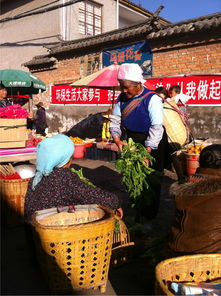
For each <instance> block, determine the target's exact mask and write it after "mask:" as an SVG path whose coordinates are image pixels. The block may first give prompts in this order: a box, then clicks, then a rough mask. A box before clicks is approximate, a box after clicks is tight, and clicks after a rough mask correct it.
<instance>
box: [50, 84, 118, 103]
mask: <svg viewBox="0 0 221 296" xmlns="http://www.w3.org/2000/svg"><path fill="white" fill-rule="evenodd" d="M119 93H120V92H119V91H115V96H114V100H115V101H116V99H117V97H118V95H119ZM51 96H52V104H76V105H110V104H111V103H112V101H113V90H107V89H97V88H78V87H72V86H70V85H59V86H52V87H51Z"/></svg>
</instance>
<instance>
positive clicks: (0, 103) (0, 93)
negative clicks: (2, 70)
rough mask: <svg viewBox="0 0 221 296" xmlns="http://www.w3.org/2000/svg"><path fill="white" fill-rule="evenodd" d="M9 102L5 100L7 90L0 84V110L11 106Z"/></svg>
mask: <svg viewBox="0 0 221 296" xmlns="http://www.w3.org/2000/svg"><path fill="white" fill-rule="evenodd" d="M11 105H12V103H11V101H10V100H9V99H8V98H7V89H6V87H5V86H4V84H2V83H0V108H4V107H8V106H11Z"/></svg>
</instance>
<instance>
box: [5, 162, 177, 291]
mask: <svg viewBox="0 0 221 296" xmlns="http://www.w3.org/2000/svg"><path fill="white" fill-rule="evenodd" d="M74 167H75V168H83V174H84V176H85V177H87V178H88V179H90V181H92V182H93V183H94V184H95V185H96V186H99V187H101V188H103V189H105V190H109V191H112V192H114V193H115V194H117V195H118V196H119V197H120V198H121V199H122V201H123V206H122V207H123V210H124V215H125V217H130V216H132V215H133V214H134V213H133V210H132V209H131V208H130V206H129V198H128V195H127V194H126V193H125V191H124V187H123V186H122V184H121V182H120V176H119V174H118V173H117V172H116V171H115V170H114V164H113V163H110V162H102V161H94V160H78V161H75V163H74ZM174 180H175V175H174V174H173V173H171V172H169V171H166V172H165V176H164V179H163V184H162V191H161V201H160V209H159V214H158V216H157V217H156V218H155V219H154V220H152V221H151V226H152V227H151V229H150V230H149V232H148V234H146V236H142V235H141V236H140V237H139V236H138V237H136V247H135V249H134V250H135V251H134V256H133V258H131V261H130V262H128V263H127V264H124V265H122V266H119V267H116V268H112V269H111V270H110V272H109V281H110V282H109V283H108V289H107V291H106V293H105V294H103V295H153V294H154V282H155V278H154V268H155V266H156V264H157V263H158V262H159V261H160V260H161V259H162V258H161V257H159V256H157V255H158V253H157V252H155V253H154V252H152V253H151V252H149V253H148V252H147V255H146V256H143V257H142V256H141V254H145V252H146V249H145V248H146V247H145V244H146V243H147V242H151V243H152V242H154V241H155V243H156V242H157V246H158V248H159V249H161V248H162V247H163V244H164V241H163V239H164V238H165V237H166V236H167V234H168V231H169V228H170V225H171V221H172V218H173V215H174V201H173V200H172V199H170V198H169V195H168V190H169V187H170V185H171V184H172V183H173V182H174ZM161 238H162V240H161ZM1 242H2V247H1V255H2V256H1V258H2V262H1V271H2V272H1V295H49V294H50V293H49V290H48V287H47V284H46V283H45V282H44V279H43V277H42V274H41V271H40V268H39V266H38V265H37V263H36V260H35V257H34V256H33V251H31V249H30V247H29V241H28V240H27V237H26V235H25V230H24V226H18V227H14V228H6V227H5V226H2V231H1ZM161 243H162V245H161ZM154 248H155V247H154ZM155 249H156V248H155ZM148 250H150V249H148ZM89 294H91V295H100V293H99V290H96V291H93V290H91V291H85V292H82V293H79V294H78V293H75V295H89Z"/></svg>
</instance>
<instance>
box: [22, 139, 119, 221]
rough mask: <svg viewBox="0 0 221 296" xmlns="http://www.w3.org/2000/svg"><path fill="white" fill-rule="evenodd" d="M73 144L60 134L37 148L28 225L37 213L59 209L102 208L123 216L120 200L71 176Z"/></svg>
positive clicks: (27, 207)
mask: <svg viewBox="0 0 221 296" xmlns="http://www.w3.org/2000/svg"><path fill="white" fill-rule="evenodd" d="M73 153H74V144H73V142H72V141H71V139H70V138H69V137H67V136H65V135H62V134H58V135H56V136H53V137H51V138H46V139H44V140H42V141H41V142H40V143H39V144H38V146H37V162H36V174H35V176H34V178H32V179H31V180H30V181H29V184H28V190H27V193H26V197H25V221H26V222H30V221H31V216H32V214H33V213H34V212H35V211H38V210H43V209H48V208H52V207H58V206H68V205H78V204H99V205H103V206H106V207H108V208H110V209H113V210H117V209H118V211H117V212H118V213H119V214H120V216H122V214H123V213H122V209H121V208H120V201H119V199H118V197H117V196H116V195H115V194H113V193H110V192H107V191H104V190H102V189H100V188H94V187H92V186H90V185H87V184H85V183H84V182H83V181H81V180H80V178H79V177H78V176H77V175H76V174H74V173H72V172H71V170H70V168H69V167H70V165H71V164H72V161H73V159H72V156H73Z"/></svg>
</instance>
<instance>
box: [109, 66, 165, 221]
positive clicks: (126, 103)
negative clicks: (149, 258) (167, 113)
mask: <svg viewBox="0 0 221 296" xmlns="http://www.w3.org/2000/svg"><path fill="white" fill-rule="evenodd" d="M117 78H118V81H119V84H120V88H121V94H120V95H119V97H118V99H117V102H116V104H115V106H114V109H113V113H112V115H111V117H110V118H111V122H110V132H111V135H112V137H113V139H114V142H115V143H116V145H117V146H118V148H119V149H120V150H122V147H123V146H124V145H127V143H125V142H123V141H122V140H121V135H122V128H123V129H125V130H126V134H127V139H128V138H132V139H133V140H134V142H137V143H141V144H142V145H144V146H145V147H146V149H147V151H148V152H149V153H151V155H152V156H153V157H154V158H155V159H156V161H155V162H154V163H153V165H152V167H153V168H154V169H156V170H158V171H160V172H163V169H164V166H165V157H166V155H165V151H167V147H168V140H167V135H166V132H165V129H164V127H163V104H162V100H161V98H160V97H159V96H158V95H157V94H156V93H155V92H153V91H150V90H149V89H147V88H146V87H144V85H143V83H144V82H145V80H144V79H143V75H142V69H141V68H140V66H139V65H138V64H133V63H125V64H122V65H121V66H120V67H119V70H118V77H117ZM147 165H149V163H148V161H147ZM156 191H157V192H156V196H157V197H156V201H155V204H154V205H152V207H151V209H149V210H148V209H146V212H147V213H146V218H147V219H153V218H154V217H155V216H156V215H157V212H158V205H159V198H160V186H158V188H157V189H156Z"/></svg>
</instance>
